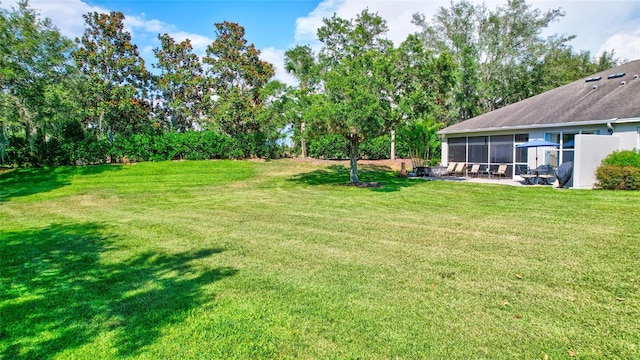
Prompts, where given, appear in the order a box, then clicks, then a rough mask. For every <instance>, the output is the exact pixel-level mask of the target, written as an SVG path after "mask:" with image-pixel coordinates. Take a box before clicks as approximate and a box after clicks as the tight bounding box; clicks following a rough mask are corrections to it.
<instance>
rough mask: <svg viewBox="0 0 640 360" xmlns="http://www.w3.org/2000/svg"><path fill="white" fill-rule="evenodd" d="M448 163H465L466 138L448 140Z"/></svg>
mask: <svg viewBox="0 0 640 360" xmlns="http://www.w3.org/2000/svg"><path fill="white" fill-rule="evenodd" d="M448 142H449V161H455V162H462V161H467V138H466V137H461V138H449V140H448Z"/></svg>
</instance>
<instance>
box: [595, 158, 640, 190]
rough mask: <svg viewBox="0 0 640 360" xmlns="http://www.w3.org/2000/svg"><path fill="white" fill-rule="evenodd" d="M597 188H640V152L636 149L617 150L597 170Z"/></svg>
mask: <svg viewBox="0 0 640 360" xmlns="http://www.w3.org/2000/svg"><path fill="white" fill-rule="evenodd" d="M596 178H597V179H598V182H597V183H596V187H597V188H601V189H607V190H640V153H638V152H637V151H635V150H624V151H615V152H613V153H612V154H610V155H609V156H607V157H606V158H605V159H604V160H602V165H601V166H600V167H598V169H597V170H596Z"/></svg>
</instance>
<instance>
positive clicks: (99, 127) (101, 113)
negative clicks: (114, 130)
mask: <svg viewBox="0 0 640 360" xmlns="http://www.w3.org/2000/svg"><path fill="white" fill-rule="evenodd" d="M103 118H104V110H100V116H99V117H98V133H99V134H100V138H103V137H104V132H103V131H102V119H103Z"/></svg>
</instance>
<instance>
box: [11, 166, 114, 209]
mask: <svg viewBox="0 0 640 360" xmlns="http://www.w3.org/2000/svg"><path fill="white" fill-rule="evenodd" d="M121 168H122V165H92V166H82V167H58V168H39V169H16V170H13V171H6V172H3V173H0V189H2V190H1V191H0V202H5V201H8V200H10V199H12V198H16V197H21V196H29V195H33V194H37V193H41V192H47V191H51V190H55V189H59V188H61V187H63V186H66V185H69V184H70V183H71V178H72V177H73V176H75V175H92V174H100V173H103V172H106V171H117V170H120V169H121Z"/></svg>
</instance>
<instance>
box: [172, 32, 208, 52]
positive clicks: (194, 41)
mask: <svg viewBox="0 0 640 360" xmlns="http://www.w3.org/2000/svg"><path fill="white" fill-rule="evenodd" d="M169 36H171V37H172V38H173V39H174V40H175V41H176V42H182V41H184V40H186V39H189V40H190V41H191V46H192V47H193V51H194V52H195V53H196V54H198V56H202V55H204V53H205V51H206V50H207V46H208V45H211V43H213V39H211V38H209V37H206V36H203V35H199V34H193V33H188V32H185V31H176V32H172V33H169Z"/></svg>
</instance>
